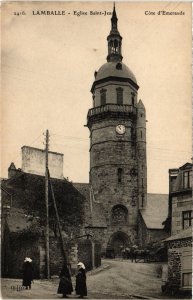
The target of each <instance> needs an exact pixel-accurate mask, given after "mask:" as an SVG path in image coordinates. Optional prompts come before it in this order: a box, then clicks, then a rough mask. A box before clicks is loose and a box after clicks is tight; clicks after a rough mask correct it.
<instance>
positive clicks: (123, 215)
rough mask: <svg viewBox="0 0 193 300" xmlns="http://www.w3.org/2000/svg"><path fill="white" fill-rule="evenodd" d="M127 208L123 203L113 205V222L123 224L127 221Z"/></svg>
mask: <svg viewBox="0 0 193 300" xmlns="http://www.w3.org/2000/svg"><path fill="white" fill-rule="evenodd" d="M127 216H128V210H127V208H126V207H125V206H123V205H115V206H114V207H113V208H112V221H113V223H116V224H117V223H118V224H125V223H126V222H127Z"/></svg>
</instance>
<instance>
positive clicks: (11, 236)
mask: <svg viewBox="0 0 193 300" xmlns="http://www.w3.org/2000/svg"><path fill="white" fill-rule="evenodd" d="M30 151H31V149H30ZM42 151H43V150H42ZM38 152H39V151H38ZM22 153H23V155H24V152H22ZM33 154H34V149H33ZM24 156H25V155H24ZM57 157H58V155H57ZM28 158H29V157H28ZM25 159H26V156H25V157H24V158H23V159H22V161H25ZM33 160H34V159H33ZM34 163H35V165H36V166H38V170H40V169H41V168H40V166H41V164H40V166H39V165H38V163H37V162H35V160H34ZM53 163H54V161H53ZM56 169H57V168H56ZM25 170H26V169H25ZM59 170H61V166H60V167H59ZM34 173H35V170H34V169H33V174H32V173H28V172H24V171H23V170H22V169H16V167H15V165H14V164H13V163H12V164H11V165H10V167H9V173H8V179H6V180H3V181H2V184H1V195H2V226H1V234H2V235H1V236H2V244H1V267H2V276H9V277H21V275H22V274H21V272H20V270H21V266H22V264H23V260H24V258H25V257H26V256H29V257H31V258H32V259H33V266H34V276H35V278H40V277H45V272H46V252H45V251H46V250H45V230H46V229H45V224H46V207H45V177H44V176H41V175H37V174H34ZM53 174H56V172H55V173H53ZM50 181H51V184H52V188H53V191H54V195H55V201H56V206H57V210H58V214H59V218H60V225H61V229H62V236H63V241H64V245H65V255H66V257H67V260H68V263H70V265H71V268H72V271H73V270H74V269H76V268H77V266H76V264H77V262H78V260H83V261H84V263H85V265H86V268H87V270H90V269H92V268H93V267H96V266H99V265H100V244H99V243H96V242H95V243H93V242H92V241H91V240H90V239H88V235H87V236H85V228H84V227H85V198H84V196H83V195H82V194H81V193H80V192H79V191H78V190H77V189H76V188H75V187H74V186H73V185H72V183H70V182H69V181H67V180H66V179H65V178H62V179H61V178H51V179H50ZM49 239H50V243H49V245H50V247H49V248H50V251H49V252H50V274H51V276H52V275H58V274H59V271H60V268H61V267H62V264H63V262H64V255H63V248H62V241H61V237H60V234H59V230H58V223H57V219H56V212H55V208H54V203H53V198H52V194H51V190H50V186H49Z"/></svg>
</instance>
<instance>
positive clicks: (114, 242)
mask: <svg viewBox="0 0 193 300" xmlns="http://www.w3.org/2000/svg"><path fill="white" fill-rule="evenodd" d="M130 245H131V241H130V237H129V236H128V235H127V234H126V233H125V232H122V231H117V232H115V233H113V234H112V235H111V237H110V239H109V242H108V244H107V251H111V252H112V253H113V256H114V257H122V250H123V249H124V248H126V247H129V246H130Z"/></svg>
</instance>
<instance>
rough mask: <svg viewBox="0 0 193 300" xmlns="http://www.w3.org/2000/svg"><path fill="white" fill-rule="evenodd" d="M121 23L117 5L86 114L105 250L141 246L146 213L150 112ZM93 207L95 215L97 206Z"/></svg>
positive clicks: (97, 229)
mask: <svg viewBox="0 0 193 300" xmlns="http://www.w3.org/2000/svg"><path fill="white" fill-rule="evenodd" d="M117 21H118V19H117V15H116V11H115V6H114V8H113V14H112V18H111V30H110V34H109V35H108V37H107V41H108V55H107V62H106V63H105V64H103V65H102V66H101V67H100V68H99V70H98V72H95V80H94V82H93V85H92V88H91V93H92V98H93V107H92V108H91V109H89V111H88V115H87V126H88V128H89V131H90V174H89V175H90V176H89V182H90V187H91V191H92V197H91V201H92V199H95V203H97V205H98V206H100V207H101V215H103V220H105V222H106V227H105V228H104V223H103V224H102V223H101V228H100V226H99V223H100V222H99V221H100V217H101V216H99V218H98V220H97V225H96V224H94V223H93V228H92V234H94V236H95V237H96V239H98V240H100V241H101V243H102V247H103V250H104V251H105V249H107V248H108V247H111V248H114V247H118V248H117V251H119V250H118V249H120V247H121V246H123V245H125V246H128V247H129V246H131V245H133V244H136V242H137V238H138V236H137V235H138V212H139V209H145V205H146V194H147V183H146V181H147V175H146V114H145V107H144V105H143V103H142V101H138V89H139V86H138V84H137V80H136V77H135V75H134V74H133V73H132V71H131V70H130V69H129V68H128V67H127V66H126V65H125V64H124V63H123V62H122V59H123V57H122V37H121V35H120V33H119V31H118V28H117ZM91 206H92V210H93V211H94V210H95V204H94V203H93V204H92V205H91ZM94 215H96V214H94V213H93V216H94ZM93 222H94V217H93ZM103 230H104V232H102V231H103ZM101 232H102V234H101Z"/></svg>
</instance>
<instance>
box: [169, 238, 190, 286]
mask: <svg viewBox="0 0 193 300" xmlns="http://www.w3.org/2000/svg"><path fill="white" fill-rule="evenodd" d="M167 245H168V284H169V285H171V286H175V287H177V288H180V287H181V274H182V255H183V249H184V248H186V247H187V248H188V247H192V239H191V238H187V239H179V240H174V241H169V242H168V243H167Z"/></svg>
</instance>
